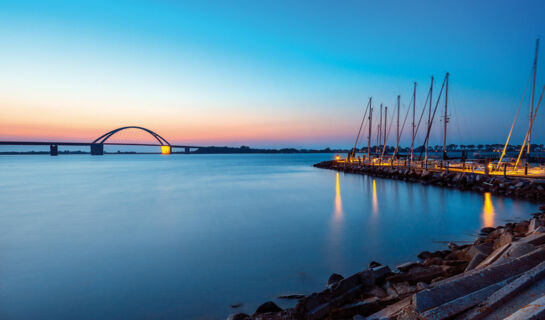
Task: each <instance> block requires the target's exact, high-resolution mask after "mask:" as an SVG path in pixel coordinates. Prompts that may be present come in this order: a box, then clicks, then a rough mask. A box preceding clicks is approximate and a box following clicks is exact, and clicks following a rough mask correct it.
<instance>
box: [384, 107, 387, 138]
mask: <svg viewBox="0 0 545 320" xmlns="http://www.w3.org/2000/svg"><path fill="white" fill-rule="evenodd" d="M387 122H388V107H387V106H385V107H384V148H386V128H387V127H388V125H387V124H386V123H387Z"/></svg>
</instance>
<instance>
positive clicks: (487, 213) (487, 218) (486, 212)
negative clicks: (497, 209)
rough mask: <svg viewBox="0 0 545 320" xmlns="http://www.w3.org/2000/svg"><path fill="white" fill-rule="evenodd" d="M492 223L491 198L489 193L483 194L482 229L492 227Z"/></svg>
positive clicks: (492, 208) (492, 206)
mask: <svg viewBox="0 0 545 320" xmlns="http://www.w3.org/2000/svg"><path fill="white" fill-rule="evenodd" d="M493 226H495V223H494V205H493V204H492V197H491V196H490V192H485V194H484V206H483V227H493Z"/></svg>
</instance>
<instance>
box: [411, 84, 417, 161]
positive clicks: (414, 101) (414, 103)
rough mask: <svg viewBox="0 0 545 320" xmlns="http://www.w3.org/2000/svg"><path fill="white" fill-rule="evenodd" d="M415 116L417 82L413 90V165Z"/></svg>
mask: <svg viewBox="0 0 545 320" xmlns="http://www.w3.org/2000/svg"><path fill="white" fill-rule="evenodd" d="M415 115H416V82H415V83H414V89H413V136H412V140H411V163H412V162H413V146H414V136H415V130H416V126H415V124H414V119H415Z"/></svg>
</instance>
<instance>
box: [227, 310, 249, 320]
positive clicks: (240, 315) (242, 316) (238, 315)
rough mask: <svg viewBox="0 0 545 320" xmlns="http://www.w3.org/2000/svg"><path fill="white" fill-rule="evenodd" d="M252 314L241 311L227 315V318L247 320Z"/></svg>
mask: <svg viewBox="0 0 545 320" xmlns="http://www.w3.org/2000/svg"><path fill="white" fill-rule="evenodd" d="M249 318H250V316H249V315H247V314H245V313H242V312H239V313H233V314H230V315H229V316H228V317H227V320H246V319H249Z"/></svg>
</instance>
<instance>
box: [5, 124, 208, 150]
mask: <svg viewBox="0 0 545 320" xmlns="http://www.w3.org/2000/svg"><path fill="white" fill-rule="evenodd" d="M127 129H137V130H141V131H144V132H146V133H148V134H149V135H151V136H152V137H153V138H154V139H155V140H157V143H131V142H127V143H125V142H123V143H119V142H108V139H110V138H111V137H112V136H113V135H115V134H116V133H118V132H120V131H123V130H127ZM0 145H34V146H37V145H49V147H50V149H49V150H50V154H51V155H52V156H56V155H58V147H59V146H89V147H90V148H91V154H92V155H104V145H122V146H160V147H161V153H163V154H170V153H171V152H172V149H173V148H180V149H183V150H184V152H185V153H189V152H190V151H191V149H198V148H201V147H200V146H191V145H172V144H170V142H168V141H167V140H166V139H165V138H163V137H162V136H160V135H159V134H158V133H156V132H154V131H152V130H150V129H147V128H144V127H139V126H126V127H121V128H117V129H114V130H111V131H108V132H106V133H105V134H103V135H101V136H100V137H98V138H96V139H95V140H94V141H93V142H90V143H89V142H61V141H0Z"/></svg>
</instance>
